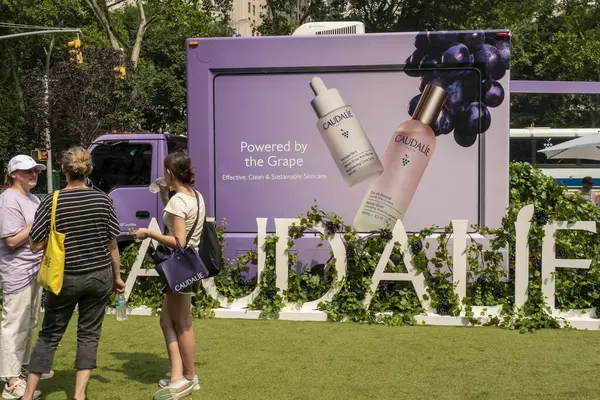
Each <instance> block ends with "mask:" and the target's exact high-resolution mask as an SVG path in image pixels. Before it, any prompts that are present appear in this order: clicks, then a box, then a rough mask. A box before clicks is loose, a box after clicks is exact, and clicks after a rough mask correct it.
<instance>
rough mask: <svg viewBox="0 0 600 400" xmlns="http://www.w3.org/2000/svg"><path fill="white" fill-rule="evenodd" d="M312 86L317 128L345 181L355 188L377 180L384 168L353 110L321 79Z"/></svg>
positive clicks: (312, 102)
mask: <svg viewBox="0 0 600 400" xmlns="http://www.w3.org/2000/svg"><path fill="white" fill-rule="evenodd" d="M310 87H311V88H312V90H313V92H314V94H315V98H314V99H313V100H312V101H311V105H312V107H313V109H314V110H315V113H316V114H317V117H318V118H319V120H318V121H317V128H318V129H319V132H320V133H321V136H322V137H323V141H324V142H325V145H326V146H327V149H329V153H330V154H331V157H333V161H334V162H335V165H336V166H337V167H338V169H339V171H340V174H341V175H342V177H343V178H344V182H346V184H347V185H348V186H349V187H353V186H356V185H358V184H360V183H362V182H366V181H368V180H370V179H372V178H375V177H376V176H377V175H379V174H380V173H381V171H383V166H382V165H381V161H379V157H378V156H377V153H376V152H375V149H374V148H373V145H372V144H371V141H370V140H369V138H368V137H367V135H366V134H365V131H364V130H363V127H362V126H361V124H360V122H359V121H358V118H356V113H355V112H354V110H353V109H352V107H351V106H349V105H346V104H345V103H344V100H343V99H342V96H340V93H339V92H338V90H337V89H327V87H326V86H325V84H324V83H323V81H322V80H321V78H318V77H314V78H312V80H311V81H310Z"/></svg>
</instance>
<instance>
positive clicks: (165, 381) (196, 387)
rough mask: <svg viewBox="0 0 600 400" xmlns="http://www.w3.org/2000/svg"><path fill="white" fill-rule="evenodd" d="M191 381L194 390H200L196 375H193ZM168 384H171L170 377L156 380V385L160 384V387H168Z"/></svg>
mask: <svg viewBox="0 0 600 400" xmlns="http://www.w3.org/2000/svg"><path fill="white" fill-rule="evenodd" d="M192 382H194V390H200V382H199V381H198V375H196V376H194V380H193V381H192ZM169 385H171V380H170V379H161V380H160V381H158V386H160V387H161V388H166V387H169Z"/></svg>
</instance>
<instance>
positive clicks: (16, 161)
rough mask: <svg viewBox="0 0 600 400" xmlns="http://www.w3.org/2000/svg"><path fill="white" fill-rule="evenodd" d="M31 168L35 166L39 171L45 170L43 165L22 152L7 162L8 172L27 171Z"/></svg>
mask: <svg viewBox="0 0 600 400" xmlns="http://www.w3.org/2000/svg"><path fill="white" fill-rule="evenodd" d="M33 168H37V169H39V170H40V171H45V170H46V166H45V165H43V164H38V163H36V162H35V160H34V159H33V158H31V157H30V156H27V155H24V154H21V155H18V156H14V157H13V158H12V159H11V160H10V161H9V163H8V173H9V174H12V173H13V172H15V171H27V170H30V169H33Z"/></svg>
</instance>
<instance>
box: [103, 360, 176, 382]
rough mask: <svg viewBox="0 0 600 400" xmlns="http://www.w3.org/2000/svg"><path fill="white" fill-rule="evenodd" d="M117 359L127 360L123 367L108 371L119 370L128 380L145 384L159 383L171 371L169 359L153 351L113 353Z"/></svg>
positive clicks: (108, 369)
mask: <svg viewBox="0 0 600 400" xmlns="http://www.w3.org/2000/svg"><path fill="white" fill-rule="evenodd" d="M111 355H112V356H113V357H115V358H116V359H117V360H123V361H125V362H124V363H123V365H122V367H121V368H119V369H115V368H113V369H110V368H105V370H107V371H113V372H118V373H120V374H123V375H125V376H126V377H127V379H128V380H132V381H136V382H139V383H142V384H144V385H152V384H158V381H159V380H160V379H162V378H165V377H166V376H167V373H168V372H169V359H168V358H166V357H161V356H158V355H156V354H153V353H111Z"/></svg>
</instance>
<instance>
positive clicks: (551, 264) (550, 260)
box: [542, 221, 596, 314]
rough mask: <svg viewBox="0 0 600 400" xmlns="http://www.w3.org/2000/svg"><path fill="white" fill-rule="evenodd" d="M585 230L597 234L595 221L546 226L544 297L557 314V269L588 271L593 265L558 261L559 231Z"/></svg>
mask: <svg viewBox="0 0 600 400" xmlns="http://www.w3.org/2000/svg"><path fill="white" fill-rule="evenodd" d="M561 229H564V230H583V231H589V232H594V233H596V222H595V221H579V222H575V223H569V222H566V221H557V222H554V223H553V224H547V225H546V226H544V239H543V241H542V295H543V296H544V298H545V302H546V304H547V305H548V307H550V309H551V310H552V313H553V314H555V313H556V312H557V310H556V309H555V308H554V292H555V289H556V282H555V281H554V271H556V268H557V267H562V268H582V269H587V268H589V267H590V264H591V263H592V261H591V260H569V259H558V260H557V259H556V237H555V233H556V231H557V230H561ZM581 311H582V312H583V310H581Z"/></svg>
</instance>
